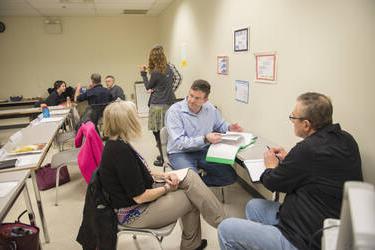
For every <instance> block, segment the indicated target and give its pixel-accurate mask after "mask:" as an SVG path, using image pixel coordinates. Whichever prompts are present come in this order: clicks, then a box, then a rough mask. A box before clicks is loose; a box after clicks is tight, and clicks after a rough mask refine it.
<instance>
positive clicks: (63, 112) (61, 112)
mask: <svg viewBox="0 0 375 250" xmlns="http://www.w3.org/2000/svg"><path fill="white" fill-rule="evenodd" d="M69 112H70V110H69V109H56V110H51V111H50V112H49V113H50V114H51V115H66V114H68V113H69Z"/></svg>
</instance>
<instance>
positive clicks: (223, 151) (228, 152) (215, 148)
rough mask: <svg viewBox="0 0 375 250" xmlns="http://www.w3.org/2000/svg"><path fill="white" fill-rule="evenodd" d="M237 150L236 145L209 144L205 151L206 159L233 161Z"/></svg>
mask: <svg viewBox="0 0 375 250" xmlns="http://www.w3.org/2000/svg"><path fill="white" fill-rule="evenodd" d="M238 150H239V146H238V145H235V144H234V145H233V144H226V143H216V144H211V145H210V147H209V148H208V151H207V157H209V158H218V159H226V160H234V159H235V158H236V154H237V152H238Z"/></svg>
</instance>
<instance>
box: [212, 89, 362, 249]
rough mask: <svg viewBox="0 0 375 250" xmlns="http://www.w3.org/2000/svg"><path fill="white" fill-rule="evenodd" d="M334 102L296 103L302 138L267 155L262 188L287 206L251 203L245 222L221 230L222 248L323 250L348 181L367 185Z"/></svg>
mask: <svg viewBox="0 0 375 250" xmlns="http://www.w3.org/2000/svg"><path fill="white" fill-rule="evenodd" d="M332 113H333V108H332V103H331V100H330V99H329V98H328V97H327V96H325V95H322V94H319V93H314V92H308V93H305V94H302V95H300V96H299V97H298V98H297V102H296V105H295V107H294V110H293V112H292V113H291V115H290V116H289V119H290V121H291V122H292V124H293V127H294V133H295V135H296V136H298V137H301V138H303V140H302V141H300V142H299V143H297V145H295V146H294V147H293V148H292V149H291V150H290V151H289V152H286V151H285V150H284V149H283V148H271V149H270V150H267V151H266V152H265V154H264V164H265V166H266V170H265V171H264V172H263V174H262V176H261V182H262V183H263V185H264V186H265V187H266V188H267V189H269V190H270V191H271V192H275V191H276V192H283V193H286V196H285V199H284V202H283V204H282V205H280V203H279V202H274V201H268V200H263V199H252V200H250V201H249V203H248V204H247V206H246V218H247V219H237V218H229V219H226V220H224V221H223V222H222V223H221V224H220V226H219V229H218V236H219V242H220V247H221V249H223V250H227V249H228V250H229V249H257V250H261V249H264V250H266V249H275V250H278V249H284V250H295V249H320V242H321V236H322V233H321V231H320V230H321V229H322V228H323V221H324V219H326V218H339V217H340V209H341V201H342V195H343V187H344V183H345V182H346V181H362V180H363V177H362V169H361V157H360V154H359V149H358V145H357V143H356V141H355V140H354V138H353V137H352V136H351V135H350V134H349V133H347V132H345V131H344V130H342V129H341V127H340V125H339V124H332Z"/></svg>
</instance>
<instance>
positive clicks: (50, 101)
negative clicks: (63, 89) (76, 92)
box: [42, 90, 66, 106]
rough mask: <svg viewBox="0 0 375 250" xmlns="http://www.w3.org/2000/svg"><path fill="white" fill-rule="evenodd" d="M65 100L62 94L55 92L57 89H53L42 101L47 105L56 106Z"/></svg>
mask: <svg viewBox="0 0 375 250" xmlns="http://www.w3.org/2000/svg"><path fill="white" fill-rule="evenodd" d="M65 101H66V98H65V97H64V96H63V95H59V94H57V91H56V90H54V91H52V92H51V94H50V95H49V96H48V97H47V99H46V100H45V101H44V102H42V103H45V104H47V106H57V105H59V104H61V103H63V102H65Z"/></svg>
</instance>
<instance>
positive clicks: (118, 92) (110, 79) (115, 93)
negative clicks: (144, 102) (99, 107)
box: [105, 75, 126, 101]
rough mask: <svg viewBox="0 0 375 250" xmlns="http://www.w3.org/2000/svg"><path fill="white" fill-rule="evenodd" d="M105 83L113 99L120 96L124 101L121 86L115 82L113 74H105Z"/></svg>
mask: <svg viewBox="0 0 375 250" xmlns="http://www.w3.org/2000/svg"><path fill="white" fill-rule="evenodd" d="M105 84H106V85H107V88H108V89H109V92H111V95H112V100H113V101H115V100H117V98H120V99H121V100H124V101H125V100H126V97H125V94H124V91H123V90H122V88H121V87H120V86H118V85H116V84H115V77H114V76H111V75H108V76H106V77H105Z"/></svg>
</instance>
